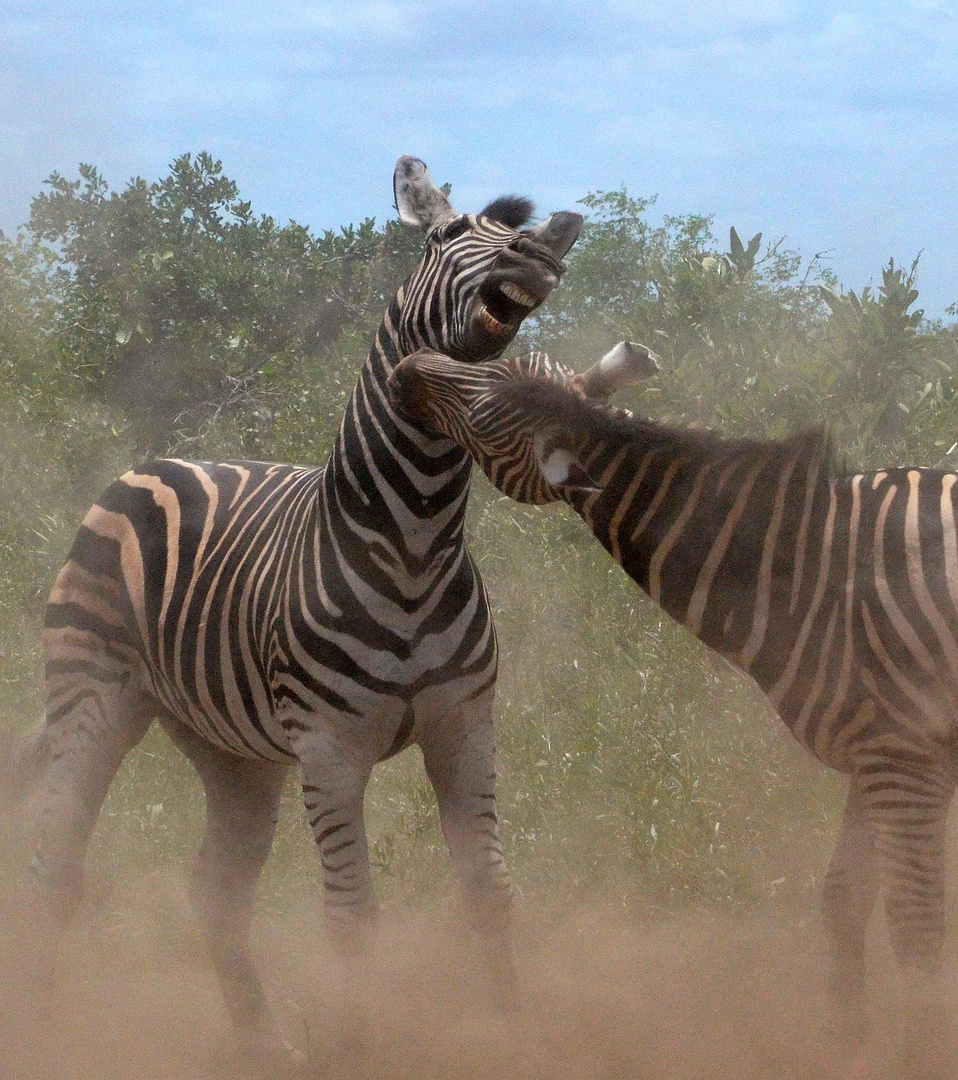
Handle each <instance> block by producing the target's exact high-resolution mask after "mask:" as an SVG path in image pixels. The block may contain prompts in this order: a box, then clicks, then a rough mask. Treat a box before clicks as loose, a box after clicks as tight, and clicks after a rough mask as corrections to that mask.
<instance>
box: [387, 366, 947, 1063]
mask: <svg viewBox="0 0 958 1080" xmlns="http://www.w3.org/2000/svg"><path fill="white" fill-rule="evenodd" d="M542 369H543V364H542V361H541V359H537V358H532V359H531V360H530V359H526V358H519V359H514V360H497V361H493V362H490V363H487V364H481V365H475V366H471V367H467V366H466V365H463V364H459V363H456V361H454V360H451V359H449V358H447V357H444V356H440V355H438V354H436V353H433V352H421V353H419V354H417V355H414V356H411V357H409V358H407V359H405V360H403V362H402V363H401V364H400V365H399V366H398V367H397V368H396V370H395V371H394V373H393V375H392V377H391V378H390V387H391V390H392V392H393V394H394V397H395V399H396V401H397V403H398V404H399V405H400V406H401V407H402V408H403V409H404V410H405V411H406V412H407V413H408V414H409V415H410V417H411V418H412V419H414V420H415V421H416V422H417V423H418V424H421V425H422V426H423V427H424V428H426V429H427V430H431V431H433V432H434V433H435V434H436V435H437V436H447V437H449V438H451V439H455V440H456V442H458V443H459V445H460V446H462V447H463V449H465V450H467V451H468V452H469V454H470V455H471V456H472V458H473V459H474V460H475V461H476V462H477V463H478V464H479V465H480V466H481V468H482V469H483V470H484V472H485V473H486V474H487V475H488V476H489V478H490V479H491V480H492V482H493V483H494V484H495V485H496V486H497V487H498V488H499V489H500V490H501V491H503V492H504V493H505V494H507V495H510V496H512V497H513V498H516V499H519V500H520V501H523V502H530V503H548V502H552V501H555V500H557V499H561V500H564V501H565V502H567V503H568V504H569V505H570V506H571V507H572V508H573V509H574V510H575V511H576V512H577V513H578V514H579V515H580V516H581V517H582V518H583V520H584V521H585V522H586V524H587V525H588V526H589V527H590V528H591V530H592V532H593V534H594V535H595V536H596V538H597V539H598V540H599V541H600V542H601V543H602V545H603V546H604V547H605V548H606V549H607V551H608V552H609V553H610V554H611V555H612V557H613V558H614V559H615V560H616V561H617V562H618V563H620V564H621V566H622V567H623V569H625V571H626V572H627V573H628V574H629V575H630V577H632V578H633V579H634V580H635V582H636V583H637V584H638V585H639V586H640V587H641V588H642V589H643V590H644V591H645V592H646V593H648V595H649V596H650V597H651V598H652V600H654V601H655V602H656V603H657V604H659V605H660V606H661V607H662V608H664V610H665V611H666V612H668V614H669V615H671V616H672V617H673V618H674V619H676V620H677V621H678V622H679V623H681V624H682V625H683V626H685V627H686V628H687V629H688V630H690V631H691V632H692V633H693V634H694V635H695V636H696V637H697V638H699V639H700V640H701V641H703V642H705V644H706V645H708V646H709V647H710V648H712V649H714V650H715V651H717V652H718V653H720V654H721V655H722V656H724V657H725V658H726V659H727V660H729V661H730V662H731V663H732V664H734V665H735V666H736V667H738V668H739V669H741V670H742V671H744V672H746V673H747V674H748V675H750V676H751V677H752V678H753V679H754V680H755V681H756V682H757V683H758V685H759V686H760V687H761V688H762V690H763V691H764V692H765V694H766V695H767V698H768V700H769V701H770V702H771V704H772V706H773V707H774V708H775V710H776V711H777V712H778V714H779V716H781V718H782V719H783V720H784V721H785V723H786V724H787V725H788V727H789V728H790V729H791V731H792V733H793V734H794V736H795V737H796V739H798V741H799V742H800V743H801V744H802V745H803V746H804V747H805V748H806V749H807V750H809V751H810V752H811V753H812V754H814V755H815V757H817V758H818V759H819V760H820V761H822V762H824V763H825V764H826V765H829V766H831V767H832V768H834V769H837V770H839V771H841V772H842V773H844V774H846V775H847V776H848V778H849V790H848V795H847V802H846V805H845V812H844V818H843V821H842V824H841V828H840V833H839V837H838V842H837V846H836V848H835V851H834V855H833V858H832V861H831V865H830V867H829V870H828V873H827V876H826V880H825V887H824V901H823V907H824V919H825V924H826V927H827V930H828V933H829V936H830V940H831V947H832V955H833V965H832V976H831V988H830V989H831V1004H832V1017H833V1020H834V1026H835V1029H836V1031H837V1032H838V1033H840V1034H841V1035H842V1036H843V1037H844V1038H847V1039H848V1040H849V1041H850V1042H851V1043H852V1044H854V1045H859V1044H860V1040H861V1039H862V1038H863V1035H864V1030H865V1027H864V979H865V927H866V923H867V921H868V918H869V916H870V914H871V912H872V910H873V908H874V906H875V903H876V899H877V896H878V893H879V889H880V887H884V889H885V909H886V914H887V922H888V927H889V931H890V935H891V939H892V944H893V947H894V952H895V955H896V958H897V961H898V965H899V968H900V971H901V974H902V976H903V985H904V988H905V995H906V1010H905V1031H906V1036H907V1038H908V1042H909V1045H910V1047H911V1048H912V1049H913V1050H915V1051H916V1053H917V1052H918V1050H919V1049H920V1048H921V1047H922V1044H923V1043H924V1042H926V1041H930V1042H931V1043H934V1044H936V1045H937V1049H936V1050H935V1051H934V1052H928V1053H926V1054H925V1055H924V1057H921V1056H920V1055H919V1059H920V1064H919V1066H917V1067H925V1068H928V1069H929V1070H930V1072H929V1075H939V1073H938V1072H936V1071H935V1070H936V1069H937V1068H939V1067H941V1066H940V1065H935V1064H929V1062H935V1061H936V1060H937V1058H936V1055H937V1054H939V1053H941V1052H943V1051H942V1049H941V1039H942V1036H943V1032H944V1029H945V1024H944V1017H943V1006H942V1004H941V994H940V968H941V951H942V943H943V939H944V936H945V900H944V858H945V818H946V813H947V810H948V806H949V803H950V801H951V798H952V795H953V792H954V789H955V784H956V781H958V498H956V496H958V474H956V473H953V472H942V471H937V470H933V469H919V468H911V469H909V468H895V469H886V470H881V471H879V472H873V473H855V474H852V475H840V474H839V473H838V472H837V470H836V466H835V460H834V455H833V452H832V448H831V446H830V444H829V439H828V438H827V437H826V436H825V435H824V434H823V432H822V431H820V430H811V431H807V432H803V433H800V434H797V435H795V436H794V437H792V438H790V439H787V440H785V441H782V442H770V441H763V440H759V439H725V438H720V437H719V436H717V435H715V434H711V433H708V432H703V431H690V430H682V429H680V428H676V427H666V426H663V425H660V424H656V423H653V422H651V421H647V420H642V419H637V418H635V417H632V416H631V415H628V414H625V413H622V412H620V411H616V410H612V409H610V408H608V407H604V406H602V405H601V404H597V403H596V402H593V401H588V400H586V399H585V398H584V397H583V395H582V393H581V391H580V390H579V388H577V387H575V386H573V385H571V384H570V381H569V380H568V379H566V378H563V377H561V375H560V376H559V377H551V378H543V377H542V376H541V375H540V374H539V371H540V370H542ZM612 375H613V378H612V382H614V381H615V377H616V373H615V372H613V373H612ZM618 376H619V377H622V378H628V376H629V371H628V370H627V369H625V368H620V370H619V371H618ZM592 377H594V376H593V375H591V374H589V373H587V375H586V376H584V377H580V379H582V378H585V379H586V380H588V379H590V378H592ZM607 382H608V380H607ZM909 1052H911V1051H909ZM942 1075H943V1074H942ZM949 1075H950V1074H949Z"/></svg>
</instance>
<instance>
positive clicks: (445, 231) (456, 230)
mask: <svg viewBox="0 0 958 1080" xmlns="http://www.w3.org/2000/svg"><path fill="white" fill-rule="evenodd" d="M468 228H469V222H468V221H467V220H466V219H465V218H464V217H458V218H454V219H453V220H452V221H450V222H449V223H448V224H446V225H443V226H441V227H440V228H439V229H437V230H436V239H437V240H439V242H440V243H443V244H448V243H449V241H450V240H455V239H456V237H457V236H462V234H463V233H464V232H465V231H466V230H467V229H468Z"/></svg>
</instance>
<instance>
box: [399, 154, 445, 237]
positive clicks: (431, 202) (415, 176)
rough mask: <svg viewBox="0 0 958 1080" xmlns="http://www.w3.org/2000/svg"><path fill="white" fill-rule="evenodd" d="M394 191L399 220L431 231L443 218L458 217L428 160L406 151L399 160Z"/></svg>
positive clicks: (424, 230) (425, 230)
mask: <svg viewBox="0 0 958 1080" xmlns="http://www.w3.org/2000/svg"><path fill="white" fill-rule="evenodd" d="M393 194H394V195H395V198H396V209H397V210H398V211H399V220H400V221H401V222H402V223H403V224H404V225H412V226H414V227H415V228H417V229H422V231H423V232H429V230H430V229H432V228H433V227H434V226H436V225H438V224H439V222H440V221H445V220H446V218H450V217H455V216H456V211H455V210H453V208H452V206H451V205H450V203H449V200H448V199H447V198H446V196H445V195H443V193H442V192H441V191H440V190H439V188H437V187H436V185H435V184H434V183H433V182H432V177H431V176H430V175H429V170H428V169H427V168H426V165H425V162H422V161H420V160H419V158H416V157H409V156H408V155H406V154H404V155H403V156H402V157H401V158H400V159H399V160H398V161H397V162H396V171H395V173H394V174H393Z"/></svg>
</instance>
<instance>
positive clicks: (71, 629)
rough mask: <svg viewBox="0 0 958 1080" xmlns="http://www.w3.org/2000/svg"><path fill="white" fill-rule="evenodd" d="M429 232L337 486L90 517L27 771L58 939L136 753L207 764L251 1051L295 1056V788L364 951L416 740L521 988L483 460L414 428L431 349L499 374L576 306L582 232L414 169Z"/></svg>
mask: <svg viewBox="0 0 958 1080" xmlns="http://www.w3.org/2000/svg"><path fill="white" fill-rule="evenodd" d="M394 194H395V201H396V206H397V209H398V211H399V216H400V218H401V220H402V221H403V222H405V223H406V224H407V225H410V226H413V227H416V228H418V229H420V230H422V231H423V232H424V233H425V252H424V254H423V256H422V260H421V262H420V264H419V266H418V267H417V268H416V269H415V270H414V271H413V273H412V275H411V276H410V277H409V278H408V280H407V281H406V282H405V283H404V284H403V285H402V287H401V288H400V289H399V291H398V293H397V294H396V296H395V298H394V299H393V301H392V302H391V303H390V305H389V308H388V310H387V312H386V314H385V317H384V318H383V321H382V324H381V326H380V327H379V330H378V332H377V334H376V337H375V341H374V343H373V345H372V347H371V349H370V351H369V355H368V358H367V360H366V362H365V365H364V367H363V368H362V371H361V373H360V375H359V380H358V384H357V386H356V389H355V391H354V393H353V395H352V398H351V400H350V402H349V404H348V407H347V409H346V413H345V416H344V418H343V421H342V426H341V428H340V430H339V433H338V435H337V437H336V440H335V444H334V446H333V448H332V452H331V455H330V459H329V462H328V464H327V465H326V466H325V468H308V467H297V466H292V465H283V464H268V463H262V462H254V461H230V462H224V463H219V464H211V463H207V462H201V461H184V460H177V459H169V460H159V461H152V462H150V463H148V464H146V465H144V466H142V467H140V468H137V469H134V470H133V471H131V472H128V473H126V474H125V475H123V476H122V477H120V479H118V480H116V481H115V482H114V483H113V484H111V485H110V487H108V488H107V490H106V491H105V492H104V494H103V495H102V496H101V497H100V498H99V499H98V501H97V502H96V504H95V505H94V506H93V507H92V509H91V510H90V511H89V512H88V513H87V515H86V517H85V518H84V521H83V524H82V525H81V527H80V529H79V532H78V533H77V536H76V539H75V541H74V543H73V546H72V548H71V550H70V553H69V557H68V559H67V561H66V564H65V565H64V567H63V569H62V570H61V571H60V573H59V576H58V577H57V579H56V582H55V584H54V586H53V590H52V593H51V596H50V601H49V605H48V607H47V610H46V618H45V629H44V631H43V647H44V651H45V655H46V675H47V681H48V710H47V716H46V720H45V722H44V724H43V725H42V727H41V729H40V730H39V733H38V735H37V736H36V738H35V741H34V742H33V743H32V745H30V746H28V747H27V748H26V749H25V750H24V751H23V752H22V754H21V755H20V757H21V764H22V765H23V767H24V768H25V769H26V768H32V769H34V770H35V771H36V772H37V773H38V774H41V776H42V795H41V797H40V806H41V812H40V815H39V819H40V832H39V840H38V843H37V847H36V853H35V856H34V860H33V868H32V878H33V884H32V898H31V903H32V907H33V911H34V915H35V918H34V921H35V923H36V924H37V927H38V932H40V931H42V932H43V933H45V934H47V935H48V936H49V939H50V944H49V946H48V947H47V948H46V949H45V950H44V951H43V956H44V958H45V964H46V968H47V969H48V970H49V969H50V968H52V965H53V962H54V960H53V958H54V956H55V945H54V942H55V941H56V939H57V938H58V936H59V934H60V933H61V932H62V929H63V927H64V926H65V925H66V923H67V920H68V919H69V917H70V915H71V913H72V912H73V910H74V909H75V907H76V905H77V903H78V900H79V897H80V893H81V882H82V867H83V860H84V854H85V851H86V847H87V842H88V839H89V837H90V834H91V831H92V829H93V827H94V824H95V821H96V818H97V815H98V813H99V810H100V807H101V805H102V803H103V800H104V798H105V796H106V794H107V790H108V788H109V786H110V783H111V781H112V779H113V777H114V775H115V773H116V771H117V769H118V767H119V765H120V763H121V762H122V760H123V758H124V757H125V755H126V754H127V753H128V752H129V751H130V750H131V749H133V747H135V746H136V744H137V743H138V742H139V741H140V739H141V738H142V737H143V735H144V734H145V732H146V731H147V729H148V728H149V727H150V725H151V723H152V722H153V721H154V719H158V720H159V721H160V723H161V724H162V726H163V727H164V729H165V730H166V731H167V733H168V734H169V736H170V737H171V738H172V740H173V742H174V743H175V744H176V745H177V746H178V747H179V748H180V749H181V750H182V751H183V753H184V754H185V755H186V757H187V758H188V759H189V760H190V761H191V762H192V764H193V765H194V766H195V768H196V770H197V772H198V774H199V776H200V779H201V781H202V783H203V786H204V789H205V795H206V824H205V832H204V837H203V841H202V846H201V849H200V852H199V856H198V859H197V862H196V866H195V869H194V872H193V875H192V885H193V892H194V895H195V900H196V909H197V912H198V916H199V919H200V922H201V925H202V929H203V931H204V934H205V937H206V940H207V941H208V943H209V949H210V953H211V955H212V959H213V963H214V965H215V968H216V972H217V975H218V978H219V982H220V985H221V988H222V991H223V994H224V998H225V1001H226V1004H227V1007H228V1010H229V1013H230V1015H231V1017H232V1020H233V1022H234V1024H235V1026H236V1029H237V1031H238V1032H240V1033H242V1034H243V1035H244V1036H245V1037H246V1038H247V1039H250V1038H251V1037H252V1038H253V1040H255V1041H256V1042H261V1043H263V1044H270V1043H271V1042H272V1041H273V1039H274V1036H275V1029H274V1023H273V1020H272V1018H271V1016H270V1013H269V1010H268V1006H267V1002H266V997H265V994H264V990H263V987H262V984H261V981H260V979H259V976H258V975H257V972H256V970H255V967H254V963H253V958H252V955H251V951H250V945H249V930H250V919H251V904H252V900H253V893H254V889H255V885H256V881H257V879H258V877H259V875H260V872H261V870H262V867H263V864H264V862H265V859H266V857H267V854H268V852H269V849H270V846H271V843H272V839H273V834H274V830H275V826H276V821H277V814H278V809H279V803H280V794H281V789H282V787H283V783H284V778H285V777H286V775H287V772H288V770H289V768H290V767H291V766H294V765H295V766H298V767H299V769H300V773H301V779H302V790H303V796H304V800H305V806H306V811H307V815H308V819H309V824H310V826H311V828H312V831H313V834H314V836H315V841H316V844H317V847H318V849H319V856H320V861H321V865H322V876H323V882H324V896H325V909H326V915H327V924H328V926H329V929H330V932H331V935H332V937H333V939H334V941H335V942H336V943H338V944H339V946H340V947H341V949H342V951H344V952H345V953H352V952H355V951H357V950H361V943H362V940H363V939H364V937H365V936H366V935H367V932H368V931H367V929H366V928H367V926H368V924H369V923H370V921H371V919H372V917H373V915H374V910H375V901H374V895H373V889H372V886H371V881H370V868H369V858H368V851H367V842H366V834H365V831H364V824H363V814H362V805H363V793H364V789H365V787H366V784H367V781H368V780H369V777H370V774H371V771H372V769H373V767H374V766H375V765H376V763H377V762H380V761H383V760H384V759H386V758H388V757H390V756H391V755H393V754H396V753H398V752H399V751H401V750H403V749H404V748H406V747H408V746H410V745H412V744H418V745H419V747H420V748H421V750H422V753H423V757H424V762H425V768H426V772H427V775H428V778H429V780H430V782H431V784H432V786H433V788H434V789H435V794H436V797H437V801H438V806H439V813H440V817H441V824H442V829H443V832H444V835H445V838H446V841H447V843H448V846H449V849H450V852H451V855H452V859H453V861H454V863H455V866H456V868H457V870H458V873H459V876H460V879H461V883H462V886H463V889H464V893H465V898H466V905H467V909H468V911H469V913H470V915H471V918H472V921H473V923H474V925H475V927H476V928H477V930H478V931H479V932H480V933H481V934H482V935H483V937H484V939H485V949H486V952H487V956H488V961H489V965H490V968H491V971H492V973H493V977H494V982H495V985H496V987H497V992H498V993H499V994H500V995H501V996H502V997H503V998H505V999H508V998H509V996H510V995H511V994H512V992H513V990H514V984H515V972H514V967H513V956H512V944H511V934H510V926H509V922H510V920H509V906H510V899H509V886H508V880H507V874H506V868H505V866H504V862H503V857H502V850H501V847H500V841H499V831H498V824H497V816H496V801H495V775H496V764H495V747H494V739H493V725H492V700H493V692H494V687H495V681H496V665H497V653H496V636H495V632H494V628H493V624H492V619H491V617H490V611H489V604H488V600H487V597H486V593H485V589H484V587H483V584H482V581H481V579H480V577H479V573H478V570H477V568H476V566H475V564H474V562H473V560H472V558H471V557H470V555H469V553H468V552H467V550H466V547H465V544H464V541H463V515H464V512H465V508H466V500H467V496H468V492H469V474H470V469H471V464H472V463H471V461H470V459H469V458H468V456H467V455H466V454H465V453H464V452H463V451H462V450H461V449H460V448H459V447H458V446H456V445H455V444H454V443H452V442H450V441H448V440H446V439H443V438H440V439H437V438H436V437H435V436H434V435H432V434H431V433H430V432H427V431H425V430H424V429H423V428H421V427H420V426H418V425H417V424H415V423H411V422H410V421H409V419H408V418H407V417H403V416H400V415H399V414H397V412H396V410H395V409H394V407H393V405H392V403H391V400H390V398H389V395H388V393H387V388H386V383H387V379H388V377H389V375H390V373H391V371H392V369H393V366H394V365H395V364H396V363H397V362H398V361H399V359H400V358H401V357H402V356H404V355H406V354H407V353H409V352H411V351H413V350H415V349H418V348H422V347H426V346H428V347H431V348H436V349H442V350H443V351H444V352H447V353H449V354H450V355H453V356H455V357H457V359H459V360H461V361H464V362H472V361H482V360H488V359H491V358H494V357H496V356H498V355H499V354H500V353H501V352H502V350H503V349H504V348H505V347H506V346H507V345H508V343H509V342H510V341H511V340H512V338H513V337H514V335H515V334H516V332H517V330H518V328H519V326H520V324H521V322H522V320H523V319H524V318H525V317H526V316H528V315H529V314H531V313H532V312H533V311H535V309H536V308H537V307H538V306H539V305H540V304H541V303H542V301H543V300H545V299H546V297H547V296H548V295H549V293H550V292H551V291H552V290H553V289H554V288H555V287H556V286H557V285H558V283H559V279H560V277H561V276H562V273H563V270H564V264H563V262H562V259H563V257H564V256H565V254H566V253H567V251H568V250H569V248H570V247H571V246H572V244H573V243H574V242H575V240H576V238H577V236H578V233H579V230H580V227H581V224H582V218H581V216H580V215H578V214H575V213H565V212H562V213H557V214H554V215H552V216H551V217H549V218H548V219H547V220H545V221H544V222H543V223H541V224H539V225H537V226H535V227H525V226H526V224H527V222H528V220H529V218H530V216H531V214H532V205H531V203H529V202H528V200H525V199H522V198H518V197H514V196H507V197H504V198H500V199H497V200H495V201H494V202H492V203H491V204H490V205H489V206H487V207H486V208H485V210H483V211H482V212H480V213H478V214H458V213H456V212H455V211H454V210H453V208H452V205H451V204H450V202H449V200H448V198H447V197H446V195H445V194H443V192H442V191H441V190H440V189H439V188H438V187H437V186H436V185H435V184H434V183H433V181H432V179H431V178H430V176H429V173H428V171H427V169H426V167H425V165H424V164H423V163H422V162H421V161H419V160H418V159H417V158H412V157H402V158H400V159H399V162H398V164H397V166H396V170H395V174H394Z"/></svg>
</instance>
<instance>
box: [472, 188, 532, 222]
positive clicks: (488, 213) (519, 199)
mask: <svg viewBox="0 0 958 1080" xmlns="http://www.w3.org/2000/svg"><path fill="white" fill-rule="evenodd" d="M534 211H535V207H534V206H533V205H532V203H531V202H530V201H529V199H526V198H524V197H523V196H522V195H500V196H499V198H498V199H493V200H492V202H491V203H489V205H488V206H487V207H486V208H485V210H482V211H481V214H482V216H483V217H488V218H492V219H493V221H499V222H501V223H502V224H503V225H508V226H509V228H510V229H519V228H521V227H522V226H523V225H525V224H526V223H527V222H528V221H529V219H530V218H531V217H532V215H533V213H534Z"/></svg>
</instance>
